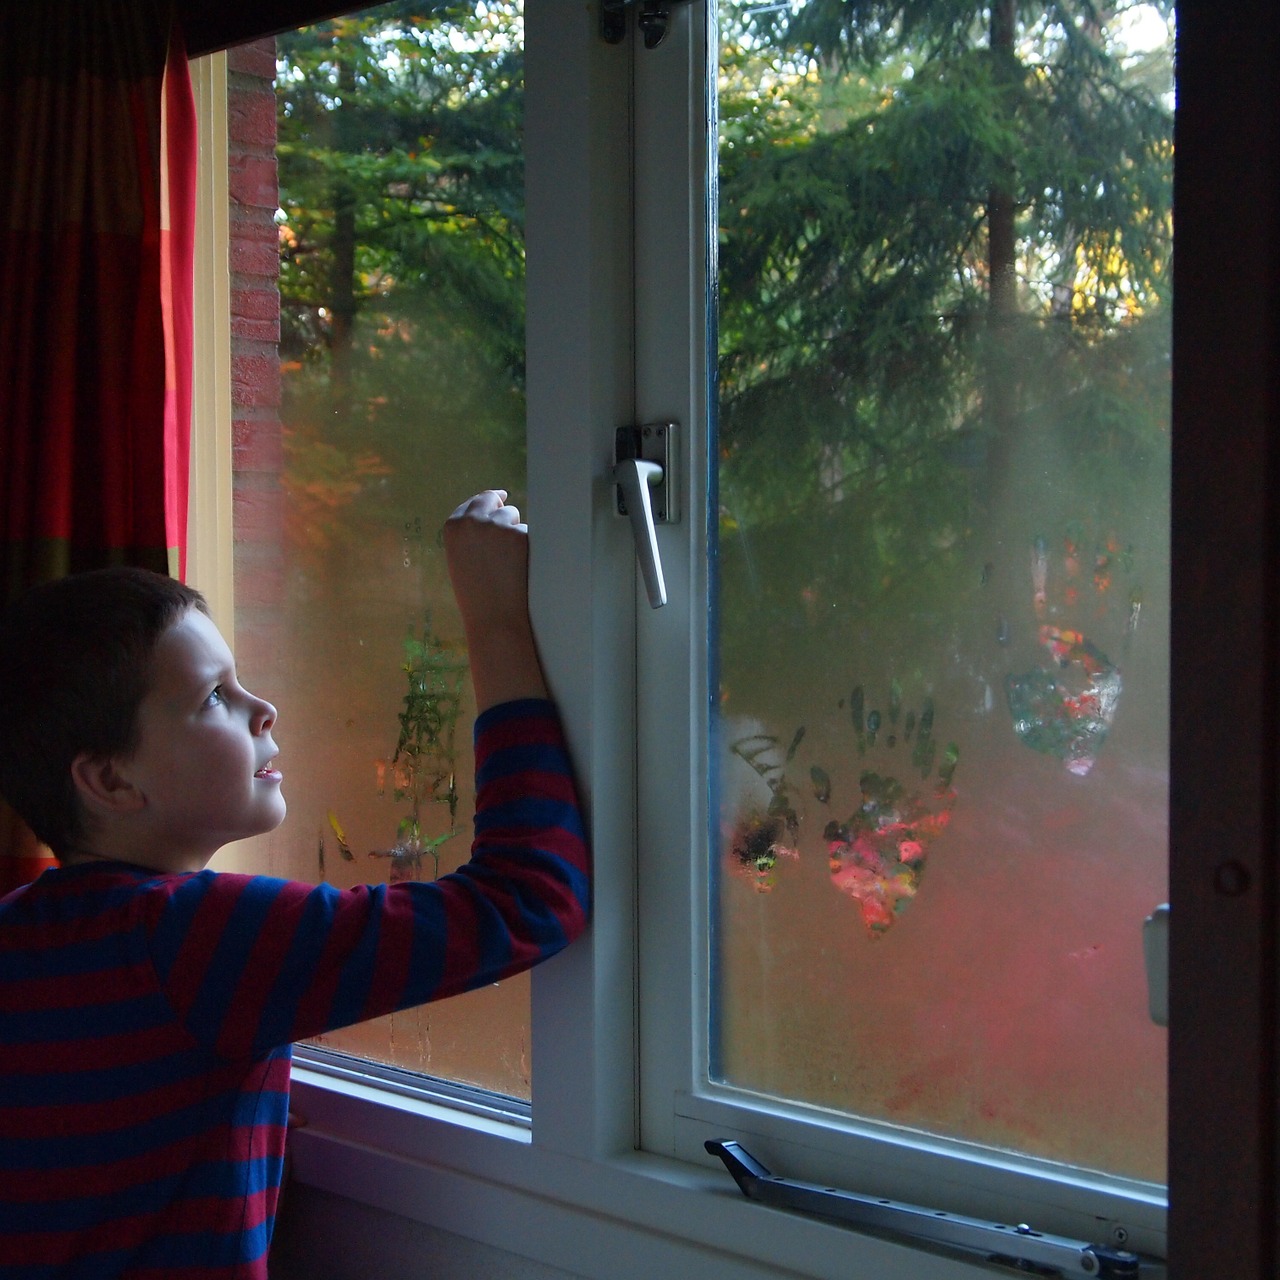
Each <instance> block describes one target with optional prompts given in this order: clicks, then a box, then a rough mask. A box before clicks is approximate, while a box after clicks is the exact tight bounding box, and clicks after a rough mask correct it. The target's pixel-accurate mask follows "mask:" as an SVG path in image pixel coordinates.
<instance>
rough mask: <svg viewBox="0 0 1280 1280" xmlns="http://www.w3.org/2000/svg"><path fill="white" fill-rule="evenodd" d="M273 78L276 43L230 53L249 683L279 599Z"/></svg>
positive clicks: (236, 395) (243, 647) (236, 383)
mask: <svg viewBox="0 0 1280 1280" xmlns="http://www.w3.org/2000/svg"><path fill="white" fill-rule="evenodd" d="M274 77H275V41H274V40H273V39H266V40H258V41H255V42H254V43H252V44H246V45H239V46H237V47H235V48H232V49H230V50H229V51H228V55H227V133H228V138H227V142H228V153H229V154H228V167H229V185H230V199H231V208H230V237H231V245H230V259H231V381H232V424H231V433H232V435H231V440H232V485H233V489H232V494H233V531H234V542H235V594H236V655H237V659H238V661H239V663H240V665H241V667H242V669H243V671H244V673H245V677H246V679H256V678H258V677H259V676H268V675H269V674H270V672H271V671H272V670H273V669H274V667H275V665H276V661H277V649H278V644H277V641H278V635H277V634H276V631H275V628H276V620H277V619H278V617H279V609H280V603H281V601H282V598H283V574H284V543H283V528H284V526H283V514H284V508H283V494H282V490H281V475H282V471H283V465H284V450H283V440H282V434H281V424H280V363H279V356H278V352H277V344H278V342H279V340H280V292H279V288H278V281H279V271H280V258H279V248H278V239H277V231H276V222H275V212H276V207H277V204H278V191H279V188H278V182H277V177H276V150H275V149H276V103H275V90H274Z"/></svg>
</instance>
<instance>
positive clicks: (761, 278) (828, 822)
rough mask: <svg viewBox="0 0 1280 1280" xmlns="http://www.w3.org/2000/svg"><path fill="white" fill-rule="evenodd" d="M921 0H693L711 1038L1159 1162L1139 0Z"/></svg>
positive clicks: (1161, 460) (1154, 591)
mask: <svg viewBox="0 0 1280 1280" xmlns="http://www.w3.org/2000/svg"><path fill="white" fill-rule="evenodd" d="M909 9H911V10H913V13H914V16H913V18H912V23H911V25H910V28H909V30H908V31H907V32H906V34H904V30H903V27H902V25H901V21H900V19H901V18H902V16H903V15H904V14H906V13H907V11H908V10H909ZM921 9H922V7H921V6H914V7H912V6H906V5H902V6H897V5H892V4H890V5H880V6H875V10H876V17H877V23H878V25H875V26H865V27H861V28H860V27H859V26H858V25H857V22H856V21H854V22H852V23H851V24H850V23H849V22H848V20H847V19H848V15H849V14H856V13H858V12H860V6H856V5H854V6H848V5H845V6H840V5H827V4H825V3H821V0H810V2H809V3H803V2H800V0H797V2H796V3H793V4H791V5H789V6H764V7H761V6H754V5H742V6H733V5H722V6H721V10H720V21H721V41H722V47H721V69H720V153H719V154H720V174H719V227H720V233H719V294H720V310H719V317H718V319H719V385H720V399H719V427H718V430H719V440H718V453H719V469H718V494H717V501H718V503H719V537H718V547H717V566H718V576H719V587H718V594H717V600H716V616H717V619H718V626H717V630H718V634H717V641H716V653H715V662H716V663H717V664H718V679H719V714H718V716H717V718H716V722H715V732H716V737H717V758H718V776H719V780H720V791H719V794H720V802H719V810H718V824H719V831H718V833H717V836H716V840H715V841H714V843H716V844H717V845H718V849H717V855H716V857H715V859H714V864H715V874H714V875H713V885H714V893H713V938H714V943H715V965H714V966H713V971H714V974H715V977H714V987H713V991H712V1006H711V1007H712V1011H713V1013H712V1022H713V1026H712V1038H711V1039H712V1055H711V1064H710V1071H711V1076H712V1078H713V1079H716V1080H719V1081H721V1082H723V1083H725V1084H728V1085H732V1086H735V1087H737V1088H740V1089H744V1090H749V1091H753V1092H756V1093H759V1094H762V1095H770V1096H774V1097H780V1098H785V1099H789V1100H792V1101H798V1102H802V1103H807V1104H812V1105H814V1106H817V1107H821V1108H826V1109H831V1110H834V1111H837V1112H842V1113H847V1114H849V1115H852V1116H857V1117H861V1118H864V1119H869V1120H872V1121H875V1122H882V1123H885V1124H888V1125H894V1126H903V1127H906V1128H909V1129H913V1130H923V1131H926V1132H929V1133H931V1134H935V1135H941V1136H944V1137H948V1138H955V1139H961V1140H965V1141H970V1142H977V1143H981V1144H984V1145H988V1146H992V1147H996V1148H1002V1149H1006V1150H1010V1151H1014V1152H1018V1153H1023V1154H1025V1155H1028V1156H1032V1157H1040V1158H1045V1159H1048V1160H1052V1161H1059V1162H1065V1163H1067V1164H1070V1165H1074V1166H1079V1167H1083V1168H1086V1169H1092V1170H1099V1171H1105V1172H1108V1173H1112V1174H1117V1175H1121V1176H1124V1177H1131V1178H1137V1179H1142V1180H1150V1181H1155V1182H1159V1181H1162V1180H1163V1179H1164V1177H1165V1138H1166V1132H1165V1110H1166V1097H1165V1069H1166V1032H1165V1030H1164V1029H1163V1028H1161V1027H1157V1026H1155V1025H1154V1024H1153V1023H1152V1022H1151V1020H1150V1018H1149V1015H1148V1001H1147V990H1146V983H1145V975H1144V968H1143V948H1142V923H1143V920H1144V918H1145V917H1146V916H1147V915H1148V914H1149V913H1150V912H1151V911H1152V910H1153V908H1155V907H1156V906H1157V905H1158V904H1159V903H1161V902H1163V901H1165V900H1166V898H1167V893H1168V890H1167V844H1166V837H1167V825H1166V808H1167V800H1168V768H1167V746H1168V720H1167V697H1168V675H1169V666H1168V636H1169V595H1168V579H1169V362H1170V345H1169V332H1170V329H1169V312H1170V304H1171V256H1170V250H1171V239H1172V230H1171V227H1172V211H1171V163H1172V111H1173V85H1172V56H1171V55H1172V35H1173V18H1172V12H1171V6H1169V5H1156V4H1150V5H1143V4H1138V5H1134V6H1125V7H1124V8H1123V9H1122V10H1120V11H1119V13H1118V14H1117V15H1116V16H1114V17H1109V18H1107V19H1106V20H1105V22H1104V20H1103V11H1102V10H1099V9H1097V7H1096V6H1092V5H1086V4H1080V5H1078V6H1072V5H1066V6H1058V7H1057V8H1055V9H1054V10H1053V13H1054V14H1055V15H1057V16H1058V17H1059V18H1060V19H1061V18H1063V17H1064V16H1065V17H1068V18H1069V19H1070V24H1069V25H1068V26H1062V25H1056V24H1055V23H1053V22H1050V21H1048V20H1047V19H1046V18H1045V17H1044V16H1043V14H1039V13H1038V14H1037V15H1033V16H1034V21H1032V20H1028V19H1027V15H1026V13H1025V12H1024V9H1023V7H1019V8H1017V9H1015V7H1014V6H1013V5H1010V4H1000V3H997V4H996V5H994V6H981V5H977V4H974V5H972V6H965V5H956V4H947V5H942V4H939V5H937V6H936V13H934V14H933V15H930V16H924V15H923V13H922V12H920V10H921ZM899 10H901V11H902V12H901V13H899V12H898V11H899ZM1073 10H1078V12H1076V13H1074V17H1071V13H1072V11H1073ZM890 11H892V13H891V12H890ZM894 14H896V15H897V17H896V18H895V17H894V16H893V15H894Z"/></svg>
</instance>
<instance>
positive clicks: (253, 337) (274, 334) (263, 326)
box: [231, 317, 280, 342]
mask: <svg viewBox="0 0 1280 1280" xmlns="http://www.w3.org/2000/svg"><path fill="white" fill-rule="evenodd" d="M231 336H232V338H244V339H245V340H246V341H248V342H278V341H279V340H280V322H279V321H278V320H277V321H271V320H244V319H240V318H236V317H233V318H232V320H231Z"/></svg>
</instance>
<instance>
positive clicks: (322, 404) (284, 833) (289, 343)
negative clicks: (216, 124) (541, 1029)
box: [259, 0, 529, 1098]
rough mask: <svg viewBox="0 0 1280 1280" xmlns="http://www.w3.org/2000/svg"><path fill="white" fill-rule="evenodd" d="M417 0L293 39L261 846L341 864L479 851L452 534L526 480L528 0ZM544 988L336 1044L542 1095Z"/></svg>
mask: <svg viewBox="0 0 1280 1280" xmlns="http://www.w3.org/2000/svg"><path fill="white" fill-rule="evenodd" d="M464 8H465V7H464ZM424 12H425V11H419V12H418V14H417V16H416V17H414V16H412V15H409V14H407V13H406V6H403V5H384V6H382V7H381V8H378V9H371V10H366V11H364V12H362V13H358V14H353V15H350V16H347V17H344V18H338V19H335V20H333V21H331V22H324V23H321V24H318V25H317V26H313V27H308V28H304V29H303V30H300V31H298V32H294V33H290V34H287V35H283V36H281V37H279V40H278V43H277V51H278V52H277V59H278V61H277V81H276V85H277V118H278V146H277V154H278V160H279V175H280V192H281V194H280V205H281V208H280V213H279V215H278V222H279V233H280V249H281V307H282V328H283V333H282V340H281V370H282V382H283V408H282V418H283V422H284V431H285V462H286V472H285V487H286V491H287V502H286V513H285V529H284V536H285V540H286V544H287V567H286V575H285V581H284V584H283V590H282V593H281V596H280V599H279V609H280V615H281V622H282V632H283V635H284V637H285V638H284V640H283V642H282V644H281V646H280V653H279V654H278V655H277V657H278V661H279V669H278V671H276V672H274V673H272V675H271V676H270V677H269V685H268V677H263V678H262V679H261V680H260V681H259V683H260V684H261V685H262V687H263V688H267V687H270V688H271V689H272V690H274V691H277V692H278V699H277V700H278V702H279V704H280V706H281V709H282V714H281V723H280V732H279V739H280V742H281V744H282V748H283V751H284V753H285V755H284V757H283V758H282V763H283V762H284V761H287V764H286V768H287V788H286V794H287V798H288V803H289V817H288V819H287V821H286V823H285V826H284V827H283V828H282V829H281V831H280V832H279V833H276V834H275V835H274V836H273V837H271V838H270V839H269V840H268V841H266V842H264V843H265V846H266V848H265V851H264V852H263V854H262V855H261V856H260V861H265V862H266V863H267V864H268V866H269V869H270V870H271V871H272V872H273V873H275V874H282V875H288V876H293V877H297V878H301V879H310V880H328V881H330V882H332V883H334V884H338V885H342V886H347V885H352V884H360V883H376V882H378V881H387V880H391V881H395V880H406V879H414V880H417V879H431V878H433V877H434V876H435V875H436V874H437V873H443V872H446V871H449V870H451V869H452V868H454V867H456V866H457V865H458V864H459V863H460V862H463V861H465V860H466V858H467V857H468V854H469V847H470V842H471V818H472V813H473V809H472V804H473V789H472V754H471V722H472V719H473V715H474V708H473V706H472V704H471V701H470V690H469V687H468V686H467V683H466V678H465V673H466V654H465V651H464V649H463V644H462V636H461V625H460V622H459V619H458V618H457V616H456V613H455V611H454V607H453V604H452V598H451V596H450V593H449V589H448V584H447V580H446V574H445V570H444V565H443V560H442V553H441V549H440V544H439V538H438V533H439V530H440V527H441V525H442V524H443V522H444V520H445V518H446V516H447V515H448V514H449V512H450V511H451V510H452V509H453V507H454V506H455V505H456V504H457V503H458V502H459V501H461V500H462V499H463V498H465V497H467V496H469V495H470V494H471V493H473V492H475V491H476V490H479V489H482V488H486V487H490V486H494V485H505V486H506V487H507V488H508V489H509V490H510V492H511V494H512V499H513V501H519V500H520V497H521V490H522V488H523V484H524V376H523V367H524V300H523V280H524V255H523V239H524V237H523V165H522V154H521V149H520V134H521V95H522V70H521V57H522V45H521V41H522V28H521V10H520V7H519V5H518V4H517V3H510V2H507V0H491V2H489V3H487V4H485V5H479V6H476V7H475V9H474V10H473V11H469V12H466V13H459V12H458V11H457V10H456V9H451V10H450V11H449V12H450V17H449V19H448V20H447V21H446V20H444V19H442V18H439V17H425V16H423V14H424ZM275 696H276V693H273V697H275ZM528 1005H529V997H528V985H527V980H521V979H513V980H510V981H507V982H503V983H501V984H499V985H496V986H494V987H492V988H489V989H487V990H483V991H479V992H474V993H472V994H470V995H468V996H465V997H462V998H459V999H456V1000H451V1001H446V1002H444V1003H442V1004H438V1005H433V1006H429V1007H427V1008H423V1009H417V1010H411V1011H408V1012H405V1013H402V1014H397V1015H395V1016H393V1017H390V1018H383V1019H380V1020H379V1021H377V1022H373V1023H368V1024H365V1025H362V1026H359V1027H355V1028H351V1029H350V1030H347V1031H342V1032H338V1033H334V1034H332V1035H330V1036H326V1037H324V1043H325V1044H326V1045H329V1046H331V1047H334V1048H338V1049H341V1050H345V1051H348V1052H351V1053H356V1054H360V1055H365V1056H369V1057H372V1058H375V1059H379V1060H382V1061H385V1062H388V1063H392V1064H396V1065H399V1066H403V1067H408V1068H411V1069H414V1070H417V1071H422V1072H427V1073H430V1074H433V1075H438V1076H444V1077H448V1078H450V1079H453V1080H460V1081H463V1082H466V1083H469V1084H477V1085H481V1086H484V1087H487V1088H490V1089H493V1090H496V1091H499V1092H502V1093H505V1094H508V1095H512V1096H516V1097H526V1098H527V1097H528V1092H529V1060H528V1016H529V1009H528Z"/></svg>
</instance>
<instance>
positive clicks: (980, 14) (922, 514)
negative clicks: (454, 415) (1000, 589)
mask: <svg viewBox="0 0 1280 1280" xmlns="http://www.w3.org/2000/svg"><path fill="white" fill-rule="evenodd" d="M1135 7H1136V6H1133V5H1125V6H1115V7H1112V8H1110V9H1108V10H1105V11H1104V10H1103V8H1102V7H1101V6H1099V5H1095V4H1092V3H1090V2H1089V0H1061V2H1060V3H1057V4H1052V5H1049V6H1043V5H1034V6H1033V5H1030V4H1018V5H1014V4H1012V3H1010V4H1007V5H1004V6H1002V5H1000V4H999V3H998V4H997V5H996V6H993V7H987V6H980V5H978V4H975V3H972V0H931V2H929V3H924V2H923V0H808V3H803V4H799V5H796V6H794V7H793V12H788V11H785V10H779V9H774V10H773V11H772V12H768V13H766V12H763V11H761V10H760V7H759V6H752V5H743V6H741V7H735V8H733V9H732V10H731V11H730V13H729V15H728V17H727V19H726V39H725V55H724V58H723V61H722V73H721V133H722V136H721V151H720V156H721V165H720V175H721V186H720V210H721V213H720V244H719V264H720V303H721V308H720V342H719V379H720V420H719V438H720V451H721V457H720V471H719V476H720V500H721V556H720V576H721V582H722V591H723V595H724V598H725V601H726V613H729V612H738V611H741V616H750V617H752V618H753V619H754V620H755V621H754V623H753V626H752V628H751V629H750V632H751V633H750V634H749V635H745V636H741V637H734V636H728V637H726V644H727V645H728V647H729V648H730V650H731V652H730V654H729V656H728V659H727V661H726V667H727V668H728V669H733V668H734V667H735V666H736V665H737V663H738V662H739V661H747V662H750V661H751V660H752V659H751V654H750V651H759V649H760V648H761V646H762V638H763V637H767V636H768V635H769V634H771V633H772V634H789V635H792V636H796V635H799V634H800V633H806V634H807V635H808V636H810V637H811V641H812V643H813V644H814V645H815V646H817V647H818V648H820V649H823V650H829V646H830V643H831V639H830V637H831V636H832V635H838V634H843V635H848V634H849V628H850V626H851V625H856V626H859V627H865V626H868V625H873V626H874V623H875V619H876V618H881V619H888V618H890V617H894V618H899V619H906V620H910V619H916V620H917V621H923V622H926V623H928V624H929V625H930V626H931V627H933V629H934V631H935V632H936V627H937V624H938V622H939V619H938V617H937V614H938V611H939V610H943V611H944V612H945V611H946V610H947V609H948V608H951V609H952V610H953V613H954V614H957V615H958V613H959V612H960V611H961V610H963V608H964V607H965V598H964V592H963V591H962V590H960V589H959V588H958V587H957V585H956V584H958V583H969V584H976V581H977V577H976V574H974V573H973V572H972V568H973V566H972V560H973V557H974V555H975V554H977V553H976V550H975V548H976V546H977V544H979V543H980V542H981V540H982V538H983V537H984V535H985V533H986V530H985V524H984V522H985V521H987V519H988V512H989V511H990V510H991V509H992V503H993V501H994V499H995V497H996V496H997V495H996V494H995V493H993V490H995V489H998V488H999V486H1000V485H1001V484H1002V483H1004V484H1007V483H1008V479H1007V477H1008V465H1009V464H1008V459H1009V458H1010V457H1011V456H1012V455H1013V454H1014V453H1016V451H1017V450H1018V449H1019V448H1021V447H1023V446H1024V444H1025V442H1027V441H1029V440H1031V439H1033V438H1037V437H1043V438H1045V439H1046V440H1050V441H1052V442H1053V447H1054V450H1055V456H1056V457H1058V458H1060V459H1062V460H1063V461H1062V466H1064V467H1066V468H1067V473H1060V474H1057V475H1055V476H1054V477H1052V478H1051V480H1050V481H1049V484H1050V485H1051V486H1059V487H1061V486H1065V485H1067V484H1068V483H1070V482H1071V480H1072V477H1073V476H1075V477H1087V480H1086V481H1085V483H1084V485H1083V488H1084V490H1086V491H1087V492H1089V493H1090V494H1092V495H1093V499H1094V500H1096V501H1097V502H1099V503H1104V502H1106V501H1108V500H1110V501H1111V502H1112V504H1113V505H1119V504H1122V503H1123V501H1124V493H1125V489H1126V486H1127V485H1128V484H1130V483H1131V482H1132V480H1133V478H1134V475H1135V473H1141V472H1142V471H1143V470H1144V469H1146V470H1150V469H1151V468H1153V467H1158V466H1159V465H1160V464H1161V461H1162V459H1163V457H1164V452H1163V451H1164V449H1165V448H1166V447H1167V429H1168V421H1167V419H1168V409H1167V402H1168V367H1169V366H1168V352H1169V347H1168V339H1169V331H1168V311H1169V301H1170V294H1171V279H1172V263H1171V245H1172V225H1171V206H1172V114H1171V110H1170V105H1169V96H1170V92H1171V81H1170V76H1169V71H1170V65H1169V62H1168V54H1167V51H1166V50H1161V51H1155V52H1151V53H1146V54H1141V55H1137V54H1130V53H1129V52H1127V50H1126V49H1125V48H1124V46H1123V43H1122V42H1121V41H1120V40H1119V39H1118V37H1117V36H1116V34H1115V33H1116V29H1117V28H1118V25H1119V23H1120V22H1121V20H1122V19H1123V18H1124V16H1125V14H1124V10H1125V9H1129V8H1135ZM1160 8H1161V11H1162V12H1163V13H1165V14H1168V13H1169V12H1170V11H1171V6H1168V5H1162V6H1160ZM993 9H995V10H1002V11H1003V13H1004V16H1005V17H1006V18H1011V19H1012V20H1013V21H1012V25H1011V26H1009V27H1008V28H1007V29H999V28H998V26H997V25H993V22H992V17H991V14H992V11H993ZM998 200H1003V202H1004V204H1005V206H1006V207H1007V208H1008V209H1009V211H1010V212H1009V215H1008V216H1009V243H1008V248H1007V249H1005V250H1003V252H1005V253H1006V254H1008V255H1009V256H1008V259H1007V261H1005V262H1003V263H1002V262H999V261H997V260H995V259H994V258H993V257H992V253H993V245H994V243H995V242H994V240H993V227H992V218H993V213H992V210H993V208H995V205H996V202H997V201H998ZM1001 270H1004V271H1006V272H1008V274H1009V275H1010V277H1011V278H1012V281H1013V287H1012V294H1011V298H1012V303H1011V305H1007V306H1006V307H1005V309H1004V310H1002V311H1000V312H999V313H997V310H996V306H995V300H994V298H993V293H992V288H991V282H992V279H993V277H994V276H995V275H996V274H997V272H999V271H1001ZM1068 473H1069V474H1068ZM1031 500H1032V501H1034V500H1035V498H1034V495H1031ZM967 589H970V590H971V589H972V587H970V588H967ZM766 648H767V645H766Z"/></svg>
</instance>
